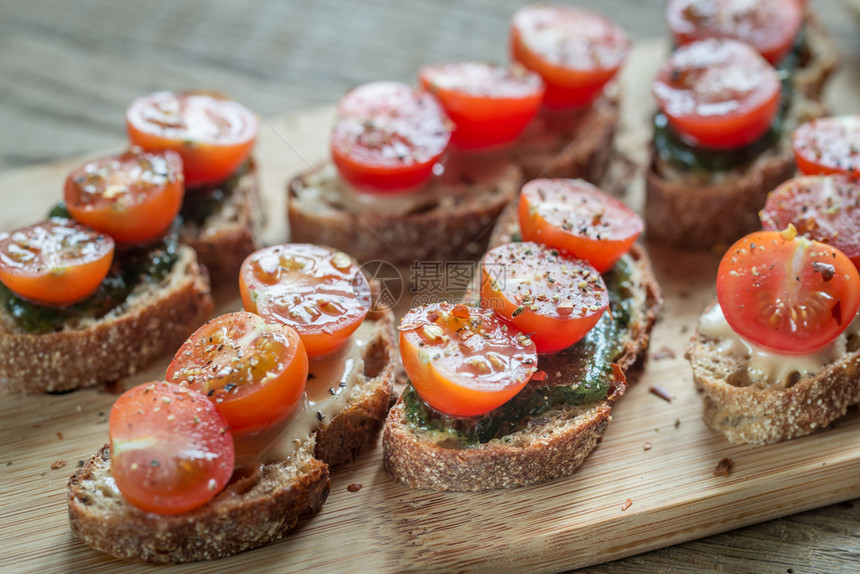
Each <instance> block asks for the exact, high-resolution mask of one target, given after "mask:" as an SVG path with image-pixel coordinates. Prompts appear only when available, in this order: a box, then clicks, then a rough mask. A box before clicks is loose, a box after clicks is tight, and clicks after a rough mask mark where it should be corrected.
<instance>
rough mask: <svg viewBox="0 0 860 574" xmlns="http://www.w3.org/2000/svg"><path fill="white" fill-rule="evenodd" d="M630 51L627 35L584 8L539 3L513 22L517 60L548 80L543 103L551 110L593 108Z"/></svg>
mask: <svg viewBox="0 0 860 574" xmlns="http://www.w3.org/2000/svg"><path fill="white" fill-rule="evenodd" d="M629 51H630V39H629V38H628V37H627V34H625V33H624V30H622V29H621V28H620V27H619V26H617V25H616V24H615V23H613V22H612V21H611V20H609V19H608V18H606V17H605V16H602V15H600V14H597V13H595V12H590V11H588V10H584V9H582V8H573V7H571V6H562V5H555V4H534V5H531V6H526V7H524V8H520V9H519V10H518V11H517V12H516V14H514V17H513V18H512V19H511V57H512V59H513V60H514V61H515V62H519V63H520V64H522V65H523V66H525V67H526V68H528V69H529V70H532V71H534V72H537V73H538V74H539V75H540V76H541V78H543V81H544V83H545V84H546V94H545V95H544V100H543V103H544V104H545V105H546V106H547V107H550V108H555V109H559V108H573V107H579V106H584V105H586V104H589V103H591V102H592V101H593V100H594V99H595V98H597V96H599V95H600V93H601V92H602V90H603V87H604V86H605V85H606V83H607V82H609V80H611V79H612V78H613V77H614V76H615V74H616V73H617V72H618V69H619V68H620V67H621V65H622V64H623V63H624V60H625V59H626V58H627V54H628V52H629Z"/></svg>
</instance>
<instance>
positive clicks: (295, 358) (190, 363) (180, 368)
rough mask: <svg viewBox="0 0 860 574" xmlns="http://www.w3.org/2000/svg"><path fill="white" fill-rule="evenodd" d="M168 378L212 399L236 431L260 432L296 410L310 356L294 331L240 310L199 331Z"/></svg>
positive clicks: (179, 355)
mask: <svg viewBox="0 0 860 574" xmlns="http://www.w3.org/2000/svg"><path fill="white" fill-rule="evenodd" d="M167 380H169V381H172V382H175V383H183V384H187V385H188V387H189V388H191V389H194V390H196V391H199V392H201V393H203V394H204V395H206V396H207V397H209V398H211V399H212V401H214V403H215V406H216V407H217V408H218V411H219V412H220V413H221V414H222V415H224V418H225V419H226V420H227V422H228V423H229V425H230V428H231V429H232V430H233V431H236V432H239V431H245V430H258V429H262V428H265V427H267V426H269V425H271V424H273V423H276V422H278V421H280V420H283V419H284V418H285V417H287V415H289V414H290V412H291V411H292V410H293V407H294V406H295V405H296V403H297V402H298V400H299V399H300V398H301V396H302V394H303V393H304V392H305V383H306V382H307V380H308V355H307V353H306V352H305V348H304V345H303V344H302V341H301V339H299V335H298V333H296V332H295V330H294V329H292V328H290V327H287V326H286V325H282V324H280V323H267V322H266V321H265V320H263V318H262V317H259V316H257V315H254V314H253V313H245V312H242V311H239V312H236V313H228V314H226V315H221V316H220V317H216V318H214V319H212V320H211V321H208V322H207V323H206V324H204V325H203V326H202V327H200V328H199V329H197V331H195V332H194V334H193V335H191V336H190V337H189V338H188V340H187V341H185V343H183V344H182V347H180V348H179V351H177V352H176V356H174V357H173V360H172V361H171V362H170V366H169V367H168V368H167Z"/></svg>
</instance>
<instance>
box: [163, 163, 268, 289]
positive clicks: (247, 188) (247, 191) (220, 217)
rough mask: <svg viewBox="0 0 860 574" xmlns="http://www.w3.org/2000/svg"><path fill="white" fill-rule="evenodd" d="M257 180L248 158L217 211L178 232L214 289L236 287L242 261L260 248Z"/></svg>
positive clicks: (260, 213)
mask: <svg viewBox="0 0 860 574" xmlns="http://www.w3.org/2000/svg"><path fill="white" fill-rule="evenodd" d="M258 179H259V178H258V173H257V165H256V163H255V162H253V161H251V164H250V165H249V167H248V169H247V171H246V172H245V173H243V174H242V175H241V176H240V177H239V179H238V181H237V183H236V186H235V188H234V189H233V192H232V193H230V194H229V195H228V196H227V200H226V201H225V203H224V205H223V206H222V207H221V208H220V209H219V210H218V211H217V213H215V214H213V215H211V216H210V217H208V218H206V221H205V222H204V224H203V226H202V227H198V226H197V225H195V224H193V223H186V224H185V225H183V226H182V229H181V231H180V240H181V241H182V242H183V243H185V244H186V245H190V246H191V247H192V248H194V250H195V251H196V252H197V259H198V261H199V262H200V264H201V265H203V266H204V267H206V269H207V271H208V272H209V278H210V283H211V285H212V288H213V289H214V290H219V289H232V290H236V289H238V279H237V277H239V268H240V267H241V266H242V262H243V261H244V260H245V257H247V256H248V255H249V254H251V253H253V252H254V251H256V250H257V249H259V247H260V243H259V240H258V239H257V238H258V237H259V234H260V229H261V228H262V225H263V212H262V210H261V209H260V192H259V188H258ZM190 193H194V191H193V190H192V191H191V192H190Z"/></svg>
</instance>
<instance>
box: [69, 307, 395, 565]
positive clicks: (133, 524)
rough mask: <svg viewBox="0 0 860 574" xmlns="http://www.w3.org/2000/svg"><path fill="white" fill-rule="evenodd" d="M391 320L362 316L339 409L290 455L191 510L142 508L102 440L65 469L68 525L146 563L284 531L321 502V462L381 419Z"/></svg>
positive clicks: (211, 553) (99, 545)
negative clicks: (122, 484) (113, 469)
mask: <svg viewBox="0 0 860 574" xmlns="http://www.w3.org/2000/svg"><path fill="white" fill-rule="evenodd" d="M392 322H393V316H392V315H391V314H390V313H380V314H377V315H376V316H375V317H373V318H372V319H369V320H366V321H365V325H363V326H362V327H361V329H363V331H362V335H361V336H362V340H363V341H364V343H363V345H362V347H361V354H360V356H359V357H358V360H357V361H356V363H355V366H354V367H353V368H354V369H355V370H356V371H355V373H356V374H355V378H354V383H353V384H352V386H350V387H348V388H347V390H346V392H347V393H348V396H346V397H345V399H346V402H345V404H344V407H343V409H342V410H340V411H339V412H338V413H337V414H336V415H335V416H333V417H331V418H330V419H328V417H326V418H323V419H322V421H321V422H319V423H318V426H317V427H316V428H314V429H311V430H310V431H309V432H308V433H307V436H304V437H302V438H299V439H298V440H299V441H300V445H299V446H298V448H297V450H296V451H295V453H293V454H292V455H291V456H288V458H284V459H282V460H277V461H270V462H268V463H267V464H264V465H263V467H262V470H261V472H260V474H259V475H258V476H257V477H256V479H243V480H241V481H239V482H236V483H234V484H232V485H230V486H228V487H227V490H225V491H224V492H222V493H220V494H219V495H218V496H216V497H215V498H214V499H213V500H212V501H210V502H209V503H207V504H205V505H203V506H201V507H199V508H197V509H195V510H193V511H191V512H187V513H183V514H177V515H158V514H153V513H149V512H144V511H142V510H139V509H137V508H135V507H133V506H131V505H130V504H129V503H128V502H126V500H125V499H124V498H123V497H122V495H121V494H120V492H119V490H118V489H117V487H116V483H115V482H114V480H113V479H112V478H111V474H110V447H109V446H107V445H105V446H104V447H103V448H102V449H100V450H99V451H98V452H97V453H96V454H95V455H94V456H93V457H92V458H91V459H90V460H89V461H87V462H86V463H85V464H84V466H83V467H82V468H80V469H79V470H78V471H77V472H76V473H75V474H74V475H73V476H72V477H71V479H69V498H68V502H69V521H70V523H71V528H72V531H73V532H74V533H75V534H76V535H77V536H78V537H79V538H80V539H81V540H82V541H83V542H84V543H85V544H87V545H89V546H92V547H93V548H95V549H97V550H101V551H103V552H107V553H108V554H111V555H113V556H115V557H117V558H122V559H124V560H134V561H140V562H154V563H168V562H172V563H177V562H193V561H197V560H209V559H214V558H221V557H224V556H230V555H232V554H237V553H239V552H243V551H245V550H249V549H251V548H256V547H259V546H263V545H265V544H269V543H271V542H274V541H276V540H280V539H282V538H284V537H285V536H286V535H287V534H288V533H289V532H290V531H291V530H293V529H294V528H295V527H296V525H297V524H298V521H299V519H300V518H302V517H304V516H308V515H310V514H313V513H315V512H317V511H319V509H320V507H321V506H322V504H323V502H325V499H326V497H327V496H328V492H329V472H328V467H329V465H333V464H341V463H345V462H349V461H351V460H353V458H354V457H355V455H356V454H357V453H358V451H359V450H361V449H362V448H363V447H365V446H366V445H367V444H368V443H369V442H370V441H371V439H372V438H374V437H375V436H376V433H377V432H378V430H379V428H380V426H381V425H382V421H383V419H384V418H385V414H386V412H387V411H388V406H389V395H390V392H391V385H392V382H393V380H394V369H395V361H396V350H395V345H394V338H393V331H392ZM313 369H314V366H313V363H312V364H311V372H313ZM333 384H336V382H333ZM311 408H313V407H311ZM311 415H314V413H311ZM312 418H313V420H316V417H315V416H313V417H312ZM291 436H292V435H291Z"/></svg>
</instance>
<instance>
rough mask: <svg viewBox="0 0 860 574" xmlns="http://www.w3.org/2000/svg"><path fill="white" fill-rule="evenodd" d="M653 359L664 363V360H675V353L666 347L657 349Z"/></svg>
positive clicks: (652, 356)
mask: <svg viewBox="0 0 860 574" xmlns="http://www.w3.org/2000/svg"><path fill="white" fill-rule="evenodd" d="M651 358H652V359H654V360H655V361H662V360H663V359H674V358H675V351H673V350H672V349H671V348H670V347H667V346H665V345H664V346H662V347H660V348H659V349H657V350H656V351H655V352H654V354H653V355H651Z"/></svg>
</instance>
